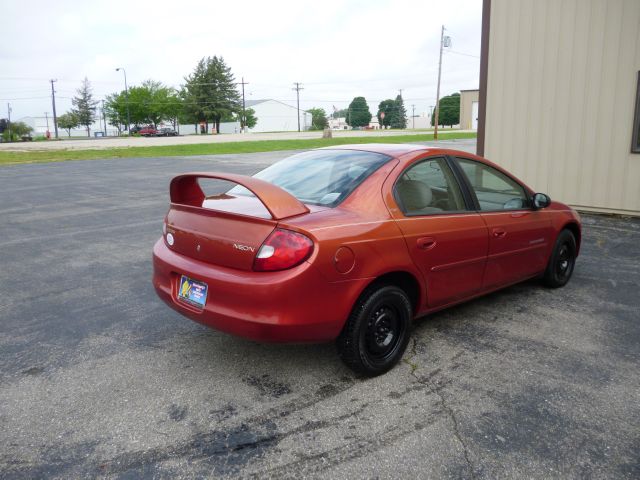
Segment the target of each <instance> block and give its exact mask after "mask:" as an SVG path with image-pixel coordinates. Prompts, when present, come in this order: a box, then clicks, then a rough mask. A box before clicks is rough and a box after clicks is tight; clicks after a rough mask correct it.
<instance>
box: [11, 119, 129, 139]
mask: <svg viewBox="0 0 640 480" xmlns="http://www.w3.org/2000/svg"><path fill="white" fill-rule="evenodd" d="M16 121H18V122H23V123H25V124H27V125H29V126H30V127H31V128H33V133H32V134H31V135H32V136H34V137H38V136H46V134H47V130H49V133H50V134H51V138H54V137H55V131H56V129H55V127H54V125H53V117H52V116H42V117H22V118H20V119H18V120H16ZM103 131H104V125H103V124H102V117H100V118H97V119H96V121H95V122H94V123H93V125H91V136H92V137H93V136H94V135H95V132H103ZM107 134H108V135H109V136H114V135H118V130H117V129H116V128H115V127H113V126H111V125H109V126H108V129H107ZM58 136H59V137H60V138H66V137H68V133H67V131H66V130H65V129H64V128H61V127H60V125H58ZM71 136H72V137H86V136H87V129H86V128H84V127H80V128H72V129H71Z"/></svg>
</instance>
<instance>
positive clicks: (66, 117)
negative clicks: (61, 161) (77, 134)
mask: <svg viewBox="0 0 640 480" xmlns="http://www.w3.org/2000/svg"><path fill="white" fill-rule="evenodd" d="M78 125H79V123H78V117H77V116H76V115H75V113H73V112H67V113H65V114H63V115H60V116H59V117H58V126H59V127H60V128H62V129H64V130H66V131H67V135H68V136H69V137H70V136H71V129H73V128H76V127H77V126H78Z"/></svg>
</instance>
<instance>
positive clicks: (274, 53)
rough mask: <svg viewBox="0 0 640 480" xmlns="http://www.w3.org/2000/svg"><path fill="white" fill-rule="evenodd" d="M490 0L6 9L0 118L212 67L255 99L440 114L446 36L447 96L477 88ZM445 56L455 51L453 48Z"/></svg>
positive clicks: (172, 81) (62, 3) (25, 5)
mask: <svg viewBox="0 0 640 480" xmlns="http://www.w3.org/2000/svg"><path fill="white" fill-rule="evenodd" d="M481 10H482V0H449V1H433V0H423V1H419V0H404V1H392V2H391V1H388V0H387V1H384V0H366V1H358V0H354V1H349V2H346V1H345V2H341V1H333V2H321V1H318V0H316V1H306V0H295V1H279V0H272V1H254V0H242V1H236V2H229V1H226V2H218V1H212V0H209V1H207V2H199V1H191V2H178V1H171V2H165V1H160V0H154V1H150V2H141V1H136V0H129V1H119V0H111V1H108V2H92V1H86V0H84V1H66V0H56V1H54V2H51V1H39V0H38V1H30V2H17V1H5V2H3V5H2V8H1V11H2V41H1V42H0V102H1V103H0V117H6V115H7V102H10V103H11V107H12V110H13V112H12V118H13V119H16V120H17V119H19V118H20V117H24V116H28V115H35V116H43V115H44V112H49V115H51V111H52V110H51V98H50V93H51V91H50V84H49V82H48V80H49V79H51V78H56V79H58V82H57V83H56V92H57V93H56V98H57V111H58V114H61V113H64V112H65V111H67V110H68V109H69V108H70V105H71V100H70V99H71V97H72V96H73V95H74V93H75V90H76V89H77V88H78V87H79V85H80V82H81V80H82V79H83V78H84V77H85V76H86V77H88V78H89V80H90V82H91V84H92V86H93V90H94V96H95V98H97V99H102V98H104V96H105V95H107V94H109V93H112V92H115V91H118V90H122V89H123V88H124V82H123V77H122V72H116V71H115V68H116V67H124V68H125V69H126V72H127V80H128V84H129V86H132V85H137V84H139V83H140V82H142V81H143V80H146V79H154V80H159V81H161V82H163V83H165V84H167V85H170V86H175V87H179V85H180V84H181V83H183V82H184V77H185V76H186V75H188V74H189V73H191V71H192V70H193V69H194V67H195V65H196V63H197V62H198V60H200V59H201V58H202V57H204V56H213V55H218V56H222V57H223V58H224V59H225V61H226V62H227V64H228V65H229V66H230V67H231V69H232V71H233V73H234V75H235V76H236V78H237V80H238V81H239V80H240V78H241V77H244V78H245V80H246V81H248V82H249V85H248V86H247V87H246V94H247V99H263V98H273V99H277V100H281V101H283V102H286V103H289V104H292V105H295V92H294V91H293V90H292V88H293V82H300V83H302V86H303V88H304V90H303V91H301V97H300V100H301V106H302V107H303V108H310V107H322V108H324V109H325V110H326V111H327V113H329V114H330V113H331V111H332V108H333V106H336V107H337V108H344V107H346V106H348V104H349V102H350V101H351V100H352V99H353V97H354V96H360V95H362V96H364V97H365V98H366V99H367V102H368V104H369V107H370V110H371V113H372V114H375V113H376V112H377V107H378V103H379V102H380V101H381V100H384V99H386V98H395V96H396V95H397V94H398V91H399V89H402V96H403V97H404V99H405V105H406V106H407V112H408V114H409V115H410V114H411V105H412V104H415V111H416V114H419V113H423V112H425V111H429V107H430V106H431V105H434V103H435V96H436V82H437V72H438V49H439V41H440V27H441V25H443V24H444V25H445V28H446V32H445V34H446V35H449V36H450V37H451V39H452V47H451V48H450V49H448V50H450V51H447V52H446V53H445V55H444V56H443V67H442V87H441V92H442V95H445V94H450V93H452V92H456V91H459V90H460V89H471V88H477V87H478V75H479V68H480V58H479V56H480V26H481ZM445 50H447V49H445Z"/></svg>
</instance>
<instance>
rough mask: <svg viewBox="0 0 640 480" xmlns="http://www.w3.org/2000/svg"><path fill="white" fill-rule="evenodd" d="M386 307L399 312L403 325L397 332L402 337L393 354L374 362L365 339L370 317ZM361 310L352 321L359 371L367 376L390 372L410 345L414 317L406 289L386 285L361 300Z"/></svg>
mask: <svg viewBox="0 0 640 480" xmlns="http://www.w3.org/2000/svg"><path fill="white" fill-rule="evenodd" d="M385 304H386V305H389V306H391V307H392V308H394V309H395V310H396V312H397V314H398V320H399V322H400V332H399V333H398V337H399V338H398V340H397V343H396V346H395V348H394V350H393V351H392V354H391V355H390V356H389V357H387V358H385V359H384V360H383V361H380V360H376V359H373V358H372V357H371V356H370V355H369V352H368V351H367V346H366V340H365V336H366V330H367V325H368V321H369V318H370V316H371V315H372V314H373V313H374V312H375V311H376V310H377V309H378V308H380V307H381V306H383V305H385ZM358 307H359V308H358V309H357V315H356V316H355V318H352V320H355V323H356V324H355V325H354V327H355V328H354V329H353V331H352V335H353V338H352V342H353V344H354V346H355V345H357V354H358V359H359V363H360V364H361V368H360V369H359V370H361V371H362V372H363V373H366V374H368V375H379V374H381V373H384V372H387V371H388V370H390V369H391V368H393V367H394V366H395V365H396V363H398V361H399V360H400V358H402V355H403V354H404V351H405V350H406V348H407V344H408V343H409V337H410V329H411V318H412V313H411V302H410V301H409V298H408V297H407V294H406V293H405V292H404V290H402V289H400V288H398V287H396V286H392V285H387V286H381V287H379V288H376V289H373V290H371V291H369V292H367V294H366V295H364V296H363V298H361V299H360V301H359V303H358Z"/></svg>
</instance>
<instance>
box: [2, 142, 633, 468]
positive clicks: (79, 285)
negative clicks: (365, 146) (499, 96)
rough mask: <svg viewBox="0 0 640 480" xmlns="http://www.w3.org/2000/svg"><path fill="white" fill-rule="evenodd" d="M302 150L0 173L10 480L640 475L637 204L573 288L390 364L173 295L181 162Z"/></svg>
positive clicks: (599, 228)
mask: <svg viewBox="0 0 640 480" xmlns="http://www.w3.org/2000/svg"><path fill="white" fill-rule="evenodd" d="M459 145H462V147H463V148H468V145H467V144H465V143H464V142H461V143H460V144H459ZM289 153H290V152H287V153H278V152H275V153H258V154H250V155H242V156H239V155H220V156H215V157H214V156H208V157H188V158H187V157H185V158H147V159H142V158H139V159H113V160H95V161H81V162H63V163H51V164H37V165H21V166H10V167H2V168H0V220H1V222H2V227H3V228H2V230H1V231H2V235H1V236H0V477H1V478H43V477H48V478H86V477H108V478H182V477H183V478H206V477H212V476H215V477H252V476H255V477H260V478H265V477H271V478H303V477H323V478H476V479H480V478H487V479H490V478H612V479H613V478H615V479H620V478H638V477H640V373H639V372H640V368H639V367H640V365H639V364H640V362H639V360H640V294H639V289H640V220H638V219H624V218H616V217H604V216H589V215H584V216H583V221H584V239H583V246H582V252H581V256H580V257H579V259H578V262H577V266H576V270H575V274H574V277H573V279H572V281H571V282H570V283H569V285H568V286H567V287H565V288H563V289H559V290H548V289H545V288H543V287H541V286H540V285H539V284H538V283H537V282H535V281H531V282H527V283H524V284H521V285H517V286H514V287H512V288H509V289H507V290H504V291H502V292H499V293H495V294H492V295H489V296H486V297H484V298H481V299H479V300H475V301H473V302H470V303H467V304H465V305H462V306H458V307H455V308H453V309H450V310H447V311H444V312H441V313H438V314H435V315H432V316H430V317H427V318H424V319H421V320H419V321H418V322H417V323H416V325H415V328H414V331H413V341H412V343H411V344H410V347H409V349H408V351H407V353H406V355H405V358H404V361H403V363H402V364H400V365H399V366H398V367H396V368H395V369H394V370H392V371H391V372H390V373H388V374H386V375H384V376H381V377H378V378H375V379H362V378H358V377H356V376H354V375H353V374H352V373H351V372H350V371H349V370H348V369H347V368H346V367H344V366H343V365H342V364H341V362H340V361H339V359H338V357H337V355H336V353H335V349H334V347H333V345H264V344H258V343H253V342H250V341H246V340H243V339H239V338H234V337H230V336H228V335H225V334H222V333H219V332H217V331H214V330H210V329H207V328H205V327H203V326H200V325H198V324H195V323H193V322H191V321H189V320H187V319H185V318H183V317H181V316H180V315H178V314H177V313H175V312H173V311H172V310H170V309H169V308H167V307H166V306H165V305H164V304H163V303H162V302H161V301H160V300H158V299H157V298H156V296H155V293H154V292H153V288H152V285H151V281H150V279H151V261H150V256H151V247H152V245H153V243H154V242H155V241H156V239H157V238H159V236H160V233H161V222H162V218H163V215H164V213H165V211H166V208H167V202H168V182H169V180H170V178H171V177H172V176H173V175H175V174H178V173H181V172H184V171H190V170H221V171H230V172H236V173H245V174H251V173H253V172H255V171H257V170H259V169H261V168H263V167H264V166H266V165H267V164H269V163H271V162H272V161H274V160H275V159H278V158H281V157H283V156H286V155H289Z"/></svg>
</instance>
